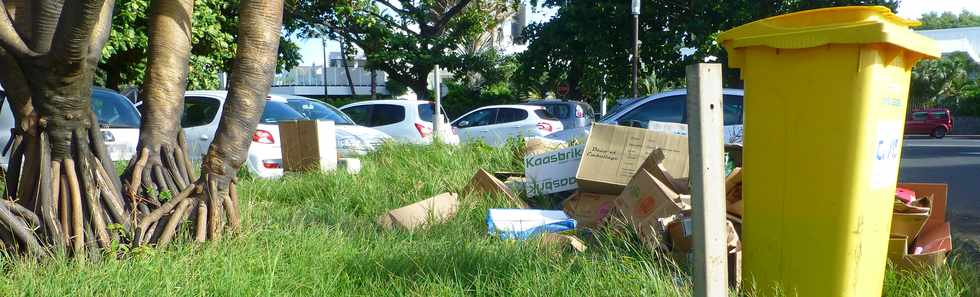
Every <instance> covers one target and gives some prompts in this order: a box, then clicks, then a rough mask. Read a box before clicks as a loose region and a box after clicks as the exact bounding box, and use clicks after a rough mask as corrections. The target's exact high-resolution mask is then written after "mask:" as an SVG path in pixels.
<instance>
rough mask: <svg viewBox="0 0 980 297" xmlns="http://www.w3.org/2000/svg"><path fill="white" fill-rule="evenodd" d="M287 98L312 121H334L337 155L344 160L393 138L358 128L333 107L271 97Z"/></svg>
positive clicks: (284, 96)
mask: <svg viewBox="0 0 980 297" xmlns="http://www.w3.org/2000/svg"><path fill="white" fill-rule="evenodd" d="M271 96H273V97H276V96H279V97H283V98H286V101H287V104H289V106H290V107H292V108H293V109H295V110H296V111H298V112H299V113H301V114H303V116H305V117H306V118H309V119H311V120H323V121H333V123H334V127H335V130H336V134H337V153H338V154H340V157H342V158H348V157H357V156H361V155H364V154H367V153H368V152H371V151H373V150H375V149H377V148H378V146H379V145H381V144H382V143H384V142H385V141H389V140H391V139H392V138H391V136H388V134H385V133H384V132H381V131H378V130H376V129H372V128H368V127H364V126H358V125H357V124H355V123H354V120H351V119H350V117H348V116H347V115H346V114H344V112H342V111H340V110H338V109H337V108H334V107H333V106H332V105H330V104H327V103H323V102H321V101H319V100H314V99H310V98H306V97H302V96H296V95H276V94H273V95H271Z"/></svg>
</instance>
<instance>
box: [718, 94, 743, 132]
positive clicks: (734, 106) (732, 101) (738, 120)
mask: <svg viewBox="0 0 980 297" xmlns="http://www.w3.org/2000/svg"><path fill="white" fill-rule="evenodd" d="M723 100H724V101H723V102H722V103H723V105H724V106H725V109H724V110H723V116H724V117H725V126H729V125H741V124H742V113H743V112H744V110H745V105H744V104H742V102H743V99H742V97H741V96H730V95H729V96H725V97H724V99H723Z"/></svg>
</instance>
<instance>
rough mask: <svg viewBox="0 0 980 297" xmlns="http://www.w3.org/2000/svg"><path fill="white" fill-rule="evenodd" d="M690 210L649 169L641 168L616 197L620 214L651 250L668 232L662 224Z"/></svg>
mask: <svg viewBox="0 0 980 297" xmlns="http://www.w3.org/2000/svg"><path fill="white" fill-rule="evenodd" d="M689 208H690V207H688V206H687V205H685V204H684V203H683V202H681V195H679V194H677V193H675V192H674V191H672V190H671V189H670V187H668V186H667V185H666V184H665V183H663V182H661V181H659V180H657V179H656V178H655V177H653V175H652V174H650V172H649V171H646V169H640V171H639V172H637V173H636V175H635V176H634V177H633V179H632V180H630V182H629V185H627V186H626V190H624V191H623V193H622V194H620V195H619V197H617V198H616V209H617V213H618V214H619V215H622V217H623V219H625V221H626V222H628V223H629V224H630V225H631V226H632V227H633V228H634V229H635V230H636V231H637V234H638V235H639V237H640V239H641V240H642V241H643V242H645V243H647V244H648V245H650V246H652V247H657V246H659V245H660V244H661V242H662V240H661V238H660V236H659V234H660V233H661V232H662V231H664V230H666V226H664V225H663V224H665V222H663V221H664V220H666V219H670V218H673V217H675V216H676V215H678V214H680V213H681V212H682V211H683V210H684V209H689Z"/></svg>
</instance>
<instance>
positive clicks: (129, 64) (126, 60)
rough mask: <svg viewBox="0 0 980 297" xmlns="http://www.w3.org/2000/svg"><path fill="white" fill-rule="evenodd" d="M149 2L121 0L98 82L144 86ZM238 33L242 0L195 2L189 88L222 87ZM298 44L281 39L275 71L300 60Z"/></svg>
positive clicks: (290, 66) (115, 86) (107, 43)
mask: <svg viewBox="0 0 980 297" xmlns="http://www.w3.org/2000/svg"><path fill="white" fill-rule="evenodd" d="M149 11H150V9H149V0H118V1H116V11H115V15H114V16H113V19H112V32H111V33H110V35H109V40H108V41H107V42H106V46H105V48H103V49H102V61H101V63H99V69H98V74H99V77H98V79H97V84H99V85H102V86H105V87H108V88H112V89H118V88H120V87H123V86H137V87H138V86H141V85H142V83H143V78H144V77H145V75H146V64H147V55H148V52H147V48H148V44H149V36H148V32H149ZM237 34H238V1H234V0H233V1H226V0H196V1H195V2H194V14H193V31H192V41H191V44H192V45H193V48H192V49H191V54H192V55H191V58H190V66H191V68H190V72H189V75H188V89H191V90H195V89H216V88H218V85H219V81H218V73H219V72H230V70H231V60H232V59H233V58H234V57H235V51H236V44H237V42H236V41H235V37H236V36H237ZM301 59H302V57H301V56H300V54H299V46H297V45H296V44H295V43H293V42H292V41H290V40H288V39H285V38H283V39H280V44H279V61H278V64H277V65H276V69H277V70H278V71H279V72H282V71H286V70H288V69H290V68H292V67H294V66H296V65H298V64H299V61H300V60H301Z"/></svg>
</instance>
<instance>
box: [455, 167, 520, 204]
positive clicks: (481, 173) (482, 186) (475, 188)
mask: <svg viewBox="0 0 980 297" xmlns="http://www.w3.org/2000/svg"><path fill="white" fill-rule="evenodd" d="M514 175H519V173H514ZM462 192H463V196H468V195H470V194H473V193H500V194H503V195H504V196H506V197H507V200H510V201H511V202H513V203H514V204H515V205H517V206H518V207H520V208H528V205H527V202H524V200H522V199H520V198H519V197H518V196H517V195H515V194H514V191H511V189H510V187H508V186H507V185H506V184H504V182H502V181H500V179H498V178H497V177H496V176H494V175H491V174H490V173H489V172H487V171H486V170H483V169H480V170H478V171H477V172H476V174H474V175H473V178H472V179H470V183H469V184H467V185H466V187H464V188H463V191H462Z"/></svg>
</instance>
